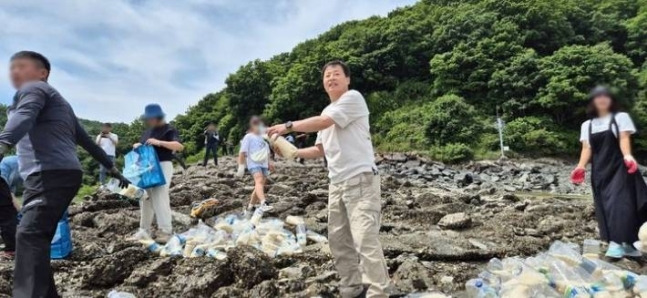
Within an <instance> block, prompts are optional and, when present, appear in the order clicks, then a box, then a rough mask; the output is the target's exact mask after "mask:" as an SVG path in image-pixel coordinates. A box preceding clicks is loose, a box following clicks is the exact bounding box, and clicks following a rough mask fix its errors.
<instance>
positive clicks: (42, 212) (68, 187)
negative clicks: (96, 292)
mask: <svg viewBox="0 0 647 298" xmlns="http://www.w3.org/2000/svg"><path fill="white" fill-rule="evenodd" d="M49 73H50V64H49V61H48V60H47V58H45V57H44V56H43V55H41V54H38V53H35V52H29V51H23V52H18V53H16V54H14V55H13V56H12V57H11V60H10V75H11V81H12V83H13V85H14V87H15V88H16V89H17V92H16V95H15V96H14V100H13V103H12V104H11V106H10V107H9V118H8V120H7V123H6V125H5V127H4V130H3V131H2V133H0V158H1V157H2V156H4V154H5V153H7V152H8V151H9V149H10V148H11V147H13V146H16V147H17V152H18V159H19V169H20V174H21V176H22V177H23V178H24V180H25V181H24V188H25V190H24V192H23V207H22V211H21V212H22V220H21V221H20V224H19V225H18V228H17V231H16V263H15V267H14V281H13V297H15V298H27V297H59V296H58V293H57V291H56V285H55V284H54V277H53V275H52V269H51V267H50V243H51V242H52V238H53V237H54V234H55V232H56V226H57V222H58V221H59V220H60V219H61V217H62V216H63V213H64V212H65V210H66V209H67V207H68V205H69V204H70V202H71V201H72V199H73V198H74V196H75V195H76V193H77V191H78V189H79V187H80V186H81V176H82V174H83V173H82V171H81V163H80V162H79V158H78V156H77V153H76V146H77V144H78V145H80V146H81V147H83V148H84V149H85V150H86V151H88V153H90V155H91V156H92V157H93V158H94V159H96V160H98V161H99V162H100V163H101V164H102V165H103V166H105V167H106V168H109V169H111V170H110V174H111V175H112V176H113V177H115V178H117V179H119V181H120V184H121V186H122V187H126V186H127V185H128V183H129V181H128V180H127V179H126V178H124V177H123V176H122V175H121V174H120V173H119V171H118V170H117V169H116V168H115V167H114V165H113V163H112V162H111V161H110V159H109V158H108V156H107V155H106V153H105V152H104V151H103V150H102V149H101V148H100V147H99V146H97V144H96V143H95V142H94V141H93V140H92V139H91V138H90V136H89V135H88V133H87V132H86V131H85V130H84V129H83V128H82V127H81V125H80V124H79V121H78V119H77V118H76V115H75V114H74V111H73V110H72V107H71V106H70V104H69V103H68V102H67V101H66V100H65V99H64V98H63V97H62V96H61V94H60V93H59V92H58V91H56V89H54V88H53V87H52V86H50V85H49V84H48V83H47V78H48V76H49ZM7 204H8V203H7Z"/></svg>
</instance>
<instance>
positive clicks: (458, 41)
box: [176, 0, 647, 160]
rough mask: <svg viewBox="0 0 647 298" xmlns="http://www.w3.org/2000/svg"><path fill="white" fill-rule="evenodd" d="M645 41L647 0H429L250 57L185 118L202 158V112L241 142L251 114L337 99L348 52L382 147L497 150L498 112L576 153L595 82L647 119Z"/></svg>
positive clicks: (515, 131)
mask: <svg viewBox="0 0 647 298" xmlns="http://www.w3.org/2000/svg"><path fill="white" fill-rule="evenodd" d="M645 40H647V1H646V0H603V1H594V0H578V1H576V0H519V1H508V0H505V1H501V0H461V1H445V0H421V1H419V2H418V3H416V4H415V5H412V6H410V7H405V8H400V9H397V10H395V11H393V12H391V13H390V14H389V15H388V16H387V17H371V18H368V19H366V20H362V21H351V22H346V23H343V24H340V25H337V26H335V27H333V28H331V29H330V30H329V31H327V32H325V33H323V34H321V35H320V36H319V37H317V38H315V39H311V40H307V41H304V42H303V43H301V44H299V45H297V46H296V47H295V48H294V49H293V50H292V51H290V52H289V53H283V54H280V55H277V56H275V57H272V58H271V59H269V60H267V61H258V60H257V61H252V62H250V63H248V64H247V65H245V66H243V67H241V68H240V69H239V70H238V71H237V72H236V73H234V74H232V75H230V77H229V78H228V79H227V81H226V83H227V86H226V87H225V88H224V89H223V90H221V91H219V92H217V93H214V94H210V95H207V96H206V97H205V98H203V99H202V100H201V101H200V102H198V104H196V105H195V106H193V107H190V108H189V109H188V110H187V113H186V114H185V115H181V116H178V118H177V119H176V124H177V126H178V128H179V129H180V131H181V134H182V136H183V138H184V139H185V140H186V141H187V142H188V143H189V144H187V145H188V146H187V149H188V153H189V154H195V153H197V152H198V150H199V149H201V147H202V144H201V132H202V129H203V127H204V123H205V121H209V120H213V121H217V122H219V123H220V126H221V132H224V133H225V134H226V135H227V136H228V137H229V138H230V139H231V140H232V141H234V142H236V141H238V140H239V139H240V138H241V137H242V136H243V134H244V131H245V129H246V121H247V119H248V117H249V116H250V115H251V114H258V113H261V114H262V115H264V116H266V118H267V119H268V120H269V122H272V123H277V122H283V121H287V120H294V119H299V118H304V117H309V116H313V115H317V114H319V113H320V112H321V109H323V108H324V107H325V106H326V105H327V104H328V103H329V100H328V98H327V96H326V94H325V92H324V90H323V88H322V86H321V85H322V84H321V72H320V68H321V66H322V65H323V64H324V63H325V62H327V61H329V60H332V59H342V60H345V61H346V62H347V63H348V64H349V65H350V67H351V71H352V79H351V84H352V87H353V88H355V89H358V90H359V91H361V92H362V93H363V94H364V95H365V97H366V99H367V103H368V105H369V108H370V110H371V117H370V119H371V124H372V127H373V130H372V133H373V140H374V143H375V144H376V146H377V147H378V149H381V150H419V151H425V152H429V153H430V154H432V156H435V157H438V158H441V159H445V160H461V159H464V158H465V157H469V156H471V154H473V153H478V152H482V151H487V150H492V149H496V146H497V141H496V140H497V137H496V132H495V131H493V128H492V123H493V122H494V118H495V115H496V112H497V111H498V112H499V113H500V115H502V116H503V117H504V119H505V120H506V121H507V122H508V125H509V127H508V128H507V129H506V133H507V134H508V133H509V134H511V135H510V136H507V137H506V138H507V140H508V141H510V142H515V145H514V146H513V149H514V150H515V151H518V152H519V153H521V154H524V153H536V154H571V153H572V151H573V148H571V147H577V137H576V134H577V129H578V127H579V125H580V123H581V122H582V121H583V120H585V115H584V113H583V111H584V107H585V105H586V94H587V93H588V91H589V90H590V88H592V87H593V86H594V85H596V84H608V85H610V86H612V87H614V88H616V89H617V91H618V95H619V98H620V99H621V100H622V101H623V102H624V103H626V104H627V105H626V106H627V108H629V109H631V108H632V105H633V104H634V102H636V103H635V106H634V108H633V109H631V111H632V115H633V116H634V117H635V119H636V122H637V123H639V125H647V114H645V112H643V110H644V107H647V104H646V102H647V99H646V98H645V95H644V94H645V92H644V90H645V88H646V87H647V83H644V81H645V79H641V80H640V82H641V84H639V83H638V82H639V79H638V77H639V75H638V72H639V67H640V66H642V64H643V63H644V61H645V59H647V51H646V50H645V49H646V48H647V43H645ZM644 73H645V71H643V72H642V76H641V78H643V77H644V76H645V75H644ZM447 94H455V95H447ZM641 108H642V110H641ZM454 130H455V131H456V132H453V131H454ZM452 132H453V133H452ZM465 136H468V137H465ZM637 144H638V146H641V145H642V146H647V143H644V142H643V141H641V140H638V142H637ZM468 151H469V152H468ZM645 151H647V149H646V150H645Z"/></svg>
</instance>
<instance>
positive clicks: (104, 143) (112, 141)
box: [96, 123, 119, 184]
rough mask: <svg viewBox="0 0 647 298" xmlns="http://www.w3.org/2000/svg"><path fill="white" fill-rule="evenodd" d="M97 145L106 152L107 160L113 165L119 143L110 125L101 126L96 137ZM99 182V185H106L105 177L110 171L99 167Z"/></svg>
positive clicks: (101, 166)
mask: <svg viewBox="0 0 647 298" xmlns="http://www.w3.org/2000/svg"><path fill="white" fill-rule="evenodd" d="M96 142H97V145H99V147H101V149H103V151H105V152H106V155H108V158H110V160H111V161H112V163H113V164H114V163H115V156H117V154H116V153H117V143H119V137H118V136H117V135H116V134H114V133H112V124H110V123H104V124H102V125H101V133H99V135H98V136H97V140H96ZM99 167H100V168H99V182H100V183H101V184H104V183H106V181H105V180H106V175H107V173H108V171H109V170H110V169H106V168H105V167H104V166H103V165H99Z"/></svg>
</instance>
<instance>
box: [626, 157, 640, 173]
mask: <svg viewBox="0 0 647 298" xmlns="http://www.w3.org/2000/svg"><path fill="white" fill-rule="evenodd" d="M625 165H626V166H627V173H629V174H633V173H635V172H636V171H638V163H637V162H636V160H635V159H634V157H633V156H631V155H625Z"/></svg>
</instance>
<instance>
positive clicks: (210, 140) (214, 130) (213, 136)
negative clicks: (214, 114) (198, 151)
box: [202, 123, 220, 167]
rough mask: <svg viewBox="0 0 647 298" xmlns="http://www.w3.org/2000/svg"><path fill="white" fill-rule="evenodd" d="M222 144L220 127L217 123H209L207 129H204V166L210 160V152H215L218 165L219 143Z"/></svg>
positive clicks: (214, 157)
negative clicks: (219, 132)
mask: <svg viewBox="0 0 647 298" xmlns="http://www.w3.org/2000/svg"><path fill="white" fill-rule="evenodd" d="M219 144H220V135H219V134H218V127H216V125H215V124H213V123H209V125H208V126H207V129H205V131H204V147H205V153H204V161H203V162H202V165H203V166H205V167H206V166H207V162H208V161H209V153H213V162H214V163H215V164H216V165H218V145H219Z"/></svg>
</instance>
